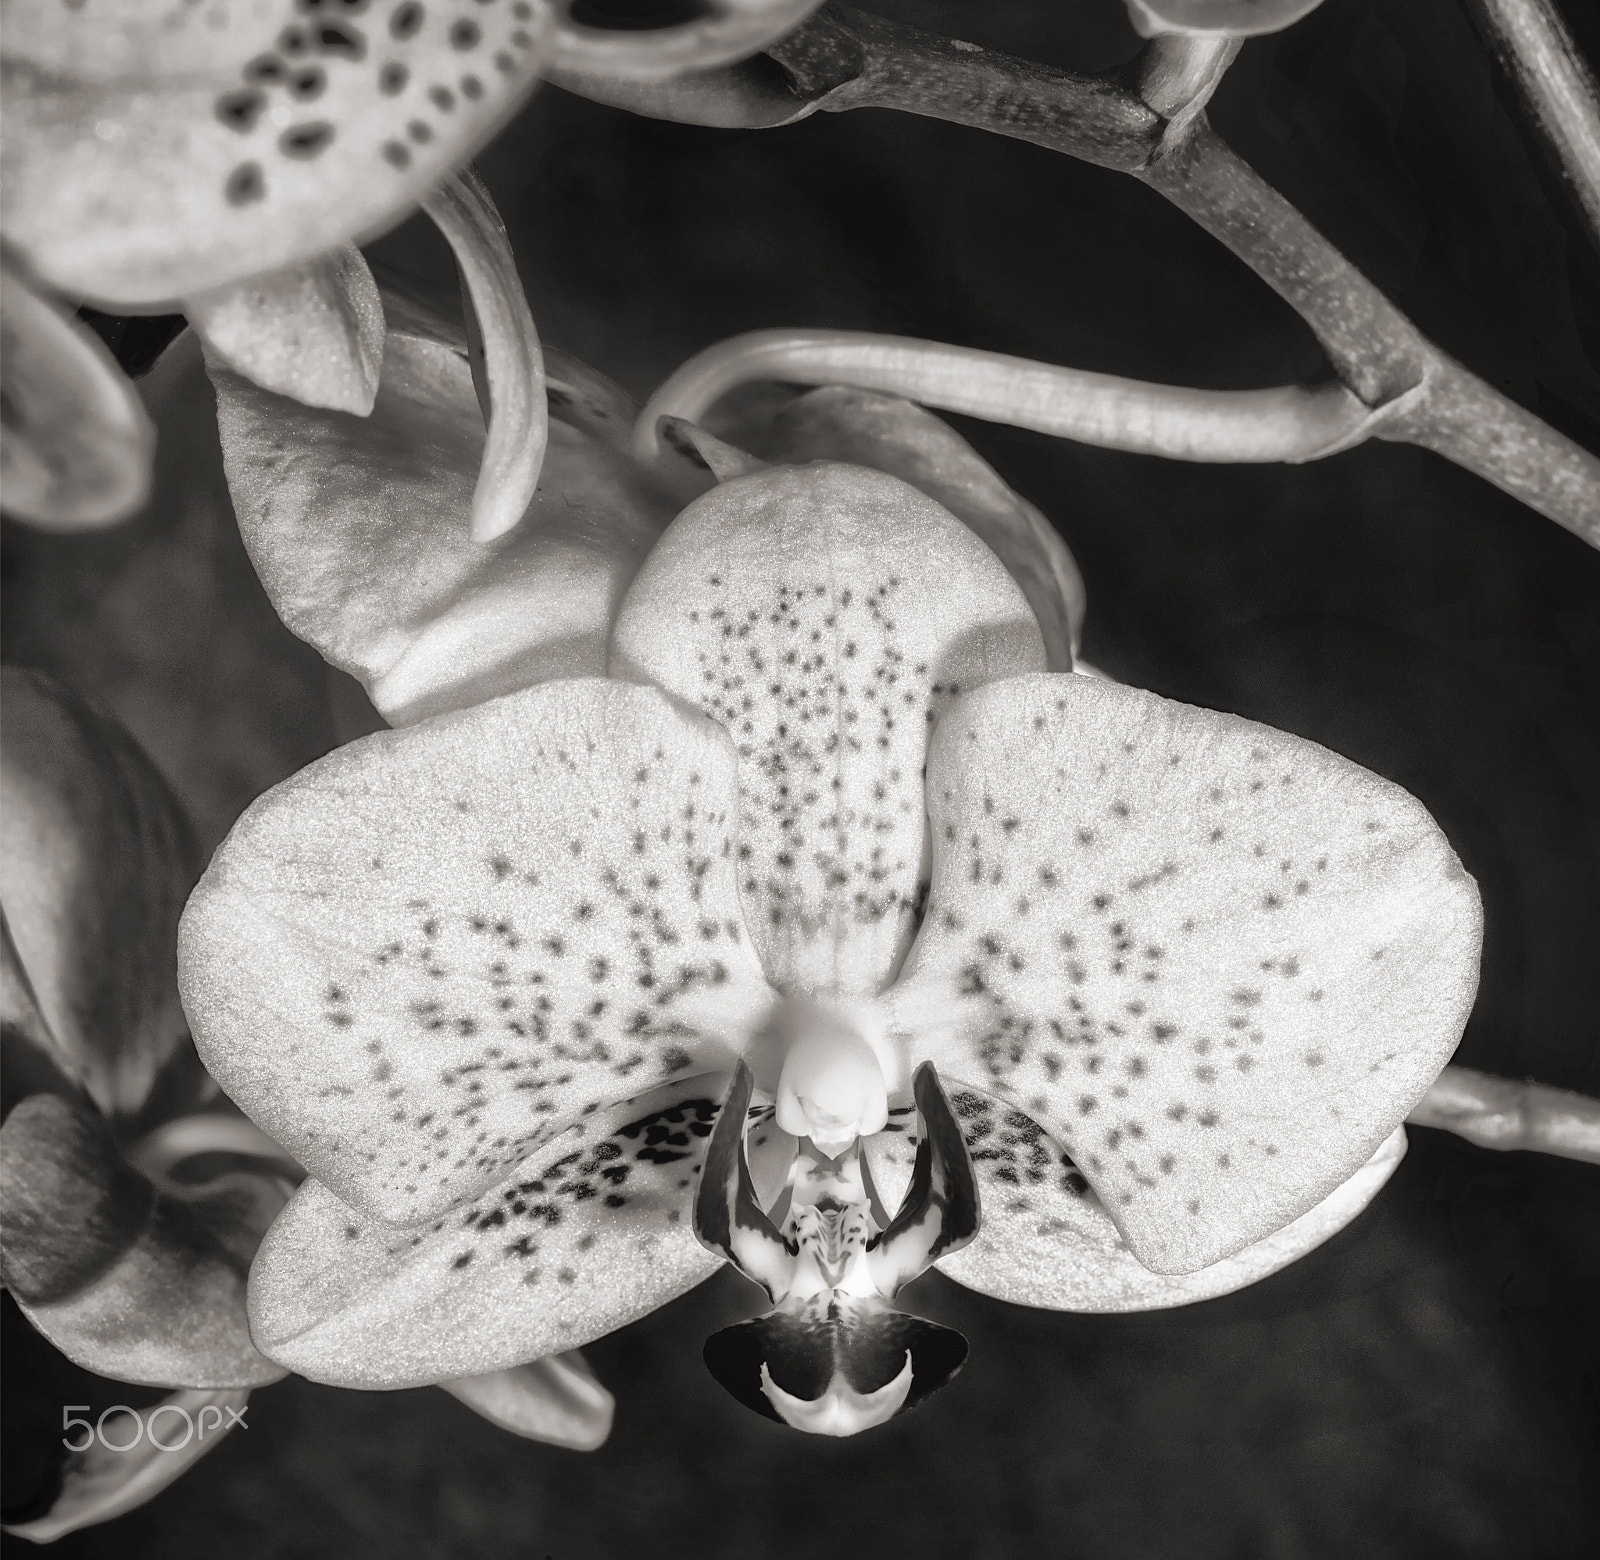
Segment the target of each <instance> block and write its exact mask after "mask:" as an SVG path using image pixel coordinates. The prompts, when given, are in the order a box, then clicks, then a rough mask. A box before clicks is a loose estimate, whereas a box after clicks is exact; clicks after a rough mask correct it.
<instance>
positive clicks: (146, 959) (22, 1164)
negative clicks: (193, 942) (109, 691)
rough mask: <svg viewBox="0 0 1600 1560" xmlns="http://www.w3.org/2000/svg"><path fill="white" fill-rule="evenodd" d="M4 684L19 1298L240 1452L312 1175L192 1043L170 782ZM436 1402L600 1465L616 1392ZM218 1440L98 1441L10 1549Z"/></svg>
mask: <svg viewBox="0 0 1600 1560" xmlns="http://www.w3.org/2000/svg"><path fill="white" fill-rule="evenodd" d="M4 681H5V705H6V721H7V732H6V746H5V753H4V765H3V769H0V783H3V812H0V820H3V821H0V865H3V868H4V876H5V891H4V916H3V918H0V934H3V958H4V1017H5V1031H6V1032H5V1052H6V1056H5V1065H6V1086H7V1095H8V1098H7V1100H6V1116H5V1123H4V1126H3V1127H0V1161H3V1165H4V1174H5V1182H6V1203H5V1210H4V1217H3V1220H0V1263H3V1266H4V1273H5V1282H6V1286H7V1288H9V1289H10V1290H11V1292H12V1294H13V1297H14V1298H15V1299H16V1301H17V1303H18V1305H19V1306H20V1307H21V1309H22V1311H23V1314H24V1315H25V1316H27V1318H28V1319H29V1321H30V1322H32V1323H33V1325H34V1326H35V1327H36V1328H37V1329H38V1330H39V1331H40V1332H41V1333H43V1334H44V1336H45V1337H47V1338H48V1339H49V1340H50V1341H51V1342H52V1343H53V1344H55V1345H56V1347H57V1348H59V1349H60V1350H61V1351H62V1352H63V1353H64V1354H66V1355H67V1356H68V1357H69V1358H70V1359H72V1360H73V1361H74V1362H75V1363H77V1364H78V1365H80V1366H82V1367H84V1368H85V1369H88V1370H91V1371H94V1372H96V1373H97V1374H100V1375H103V1376H110V1377H112V1378H114V1379H116V1380H121V1381H129V1382H136V1383H141V1384H144V1385H153V1386H164V1387H172V1388H176V1389H178V1391H177V1394H176V1395H175V1396H174V1397H172V1398H169V1399H168V1400H167V1401H168V1402H169V1403H170V1404H171V1405H172V1406H173V1408H174V1409H175V1410H176V1409H182V1410H184V1411H185V1412H187V1413H189V1414H190V1415H199V1414H200V1413H201V1412H202V1411H203V1410H205V1411H210V1412H213V1413H214V1415H215V1418H216V1426H215V1427H214V1428H215V1429H216V1430H222V1431H225V1430H226V1429H228V1428H231V1426H232V1425H233V1424H234V1423H237V1422H239V1421H240V1419H241V1418H242V1416H243V1413H244V1408H245V1403H246V1400H247V1399H248V1397H249V1394H250V1391H251V1389H252V1388H254V1387H257V1386H262V1385H266V1384H267V1383H270V1382H273V1381H276V1380H278V1379H279V1378H280V1377H282V1376H283V1375H285V1374H286V1372H285V1371H284V1369H283V1368H282V1367H281V1366H278V1365H276V1364H274V1363H273V1362H272V1361H270V1360H268V1359H266V1358H264V1357H263V1356H262V1355H261V1354H260V1353H259V1351H257V1349H256V1348H255V1347H254V1345H253V1344H252V1343H251V1340H250V1334H249V1327H248V1323H247V1316H246V1308H245V1275H246V1272H247V1270H248V1267H249V1264H250V1261H251V1259H252V1257H253V1256H254V1254H255V1250H256V1247H257V1245H258V1243H259V1241H260V1238H261V1235H262V1234H263V1232H264V1231H265V1230H266V1228H267V1226H268V1225H269V1224H270V1223H271V1222H272V1220H273V1218H274V1217H275V1216H276V1215H277V1213H278V1212H279V1210H280V1209H281V1208H282V1207H283V1205H284V1202H285V1200H286V1199H287V1197H288V1196H289V1194H290V1192H291V1191H292V1189H293V1186H294V1183H295V1182H296V1181H297V1180H298V1179H299V1178H300V1173H301V1172H300V1170H299V1167H298V1166H297V1165H295V1164H294V1163H293V1162H292V1161H291V1160H289V1159H288V1157H287V1156H286V1155H285V1154H284V1153H283V1151H282V1150H281V1149H280V1148H279V1147H278V1145H277V1144H276V1143H274V1142H273V1141H272V1140H271V1139H270V1138H267V1137H266V1136H265V1135H264V1134H262V1133H261V1132H260V1131H259V1130H257V1129H256V1128H255V1127H254V1126H252V1125H251V1124H250V1123H249V1122H248V1121H246V1120H245V1119H244V1118H243V1117H241V1116H238V1115H237V1114H234V1113H231V1112H230V1111H228V1109H227V1108H226V1102H219V1100H218V1099H217V1091H216V1085H215V1084H214V1083H213V1082H212V1080H211V1079H209V1078H208V1077H206V1076H205V1074H204V1073H203V1071H202V1070H201V1068H200V1066H199V1063H198V1060H197V1059H196V1058H195V1056H194V1054H193V1050H192V1048H191V1047H190V1045H189V1042H188V1038H187V1035H186V1033H185V1027H184V1021H183V1015H182V1012H181V1010H180V1008H179V1005H178V997H177V990H176V984H175V961H174V946H175V941H176V933H177V919H178V911H179V909H180V907H181V905H182V903H183V899H184V896H185V894H186V893H187V891H188V889H189V887H190V886H191V885H192V883H193V881H194V876H195V853H194V850H193V846H192V843H191V841H190V838H189V830H188V827H187V824H186V820H185V819H184V818H183V816H182V813H181V810H180V809H179V807H178V805H177V803H176V801H175V800H174V798H173V797H172V795H171V793H170V792H169V790H168V789H167V787H166V784H165V782H164V781H163V780H162V778H161V776H160V775H159V773H158V772H157V771H156V770H155V768H154V767H153V766H152V765H151V763H150V761H149V760H148V759H147V758H146V757H145V755H144V754H143V753H142V752H141V751H140V750H139V748H138V747H137V745H136V744H135V743H134V742H133V741H132V740H131V739H130V738H129V736H128V735H127V733H126V732H125V731H124V730H123V729H122V728H121V727H119V726H118V725H117V724H116V723H115V722H114V721H113V720H111V719H110V718H109V717H107V716H105V715H104V714H102V713H100V712H98V711H97V710H95V709H94V708H92V707H91V706H89V705H88V704H87V703H85V702H84V701H83V700H81V699H79V698H77V697H76V696H74V695H72V694H71V693H69V692H68V691H67V690H66V689H64V688H62V687H61V686H60V685H59V684H56V683H54V682H52V681H51V680H50V679H48V678H45V677H43V676H41V675H39V674H37V673H28V672H23V671H19V670H16V669H13V668H7V670H6V673H5V679H4ZM13 1092H15V1093H16V1094H17V1095H18V1096H19V1097H16V1098H12V1097H10V1096H12V1094H13ZM219 1107H221V1108H219ZM441 1384H442V1385H444V1386H445V1387H446V1389H447V1390H449V1391H450V1392H451V1393H452V1394H454V1395H455V1396H457V1397H459V1398H461V1399H462V1401H464V1402H466V1403H468V1404H469V1405H470V1406H471V1407H473V1408H475V1409H476V1410H477V1411H478V1412H479V1413H481V1414H483V1415H484V1416H485V1417H487V1418H489V1419H491V1420H493V1421H494V1422H495V1423H498V1424H501V1425H503V1426H504V1427H505V1428H508V1429H511V1430H513V1431H515V1432H516V1433H518V1434H522V1435H527V1436H532V1437H533V1438H535V1439H539V1440H550V1441H556V1442H558V1443H559V1444H563V1445H569V1446H576V1447H579V1448H589V1447H593V1446H596V1445H598V1444H600V1442H602V1441H603V1440H604V1439H605V1436H606V1433H607V1431H608V1430H609V1428H610V1421H611V1409H612V1404H611V1399H610V1395H609V1394H608V1393H607V1392H606V1391H605V1389H604V1388H603V1387H601V1386H600V1385H599V1383H598V1382H596V1381H595V1380H594V1378H593V1376H592V1374H590V1373H589V1371H588V1370H587V1367H586V1366H585V1365H584V1363H583V1360H582V1358H581V1356H578V1355H576V1354H572V1355H568V1356H564V1357H560V1358H557V1359H553V1360H548V1361H541V1362H539V1363H538V1364H537V1365H535V1366H531V1367H529V1368H527V1369H524V1370H522V1371H520V1372H503V1373H499V1374H496V1375H492V1376H486V1377H482V1376H480V1377H474V1378H471V1379H468V1380H449V1381H445V1382H443V1383H441ZM225 1415H227V1416H228V1417H224V1416H225ZM200 1424H201V1428H202V1432H203V1431H204V1430H205V1429H206V1428H207V1427H206V1424H205V1421H204V1420H201V1421H200ZM108 1438H109V1439H110V1440H112V1441H113V1442H117V1441H120V1442H124V1443H125V1442H126V1441H127V1436H126V1435H125V1434H121V1435H119V1434H113V1433H111V1432H108ZM218 1439H220V1435H219V1434H216V1433H213V1434H211V1435H210V1436H209V1437H208V1436H207V1435H206V1434H204V1433H202V1434H201V1435H200V1436H199V1437H198V1438H194V1439H191V1440H190V1441H189V1442H188V1444H187V1446H186V1447H184V1448H182V1449H181V1450H175V1451H172V1452H170V1453H169V1452H161V1450H160V1448H159V1447H155V1448H154V1449H153V1450H150V1451H149V1452H148V1454H147V1455H134V1456H128V1455H125V1454H123V1453H120V1452H112V1451H109V1450H108V1449H107V1448H105V1447H103V1446H101V1445H99V1443H92V1444H91V1445H89V1446H87V1447H85V1448H84V1449H83V1450H81V1451H77V1452H74V1453H73V1454H72V1456H71V1457H70V1458H69V1460H68V1465H67V1468H66V1470H65V1474H64V1478H63V1483H62V1487H61V1491H60V1493H59V1495H58V1497H57V1498H56V1499H55V1500H54V1502H53V1504H52V1505H51V1507H50V1509H49V1510H48V1512H46V1513H45V1514H44V1515H42V1516H40V1517H38V1518H36V1519H34V1520H32V1521H28V1522H23V1523H20V1524H18V1525H16V1526H15V1527H13V1528H12V1531H16V1532H20V1533H21V1534H23V1535H24V1536H26V1537H31V1538H35V1539H39V1540H41V1541H42V1540H44V1539H47V1538H51V1537H57V1536H60V1535H61V1534H62V1533H65V1532H69V1531H72V1530H73V1529H75V1528H78V1527H81V1526H84V1525H87V1524H89V1523H92V1522H99V1521H104V1520H106V1519H108V1518H109V1517H112V1516H115V1515H117V1514H119V1513H120V1512H122V1511H125V1510H127V1509H130V1508H131V1507H132V1506H134V1505H138V1504H142V1503H143V1501H145V1500H147V1499H149V1498H150V1497H151V1496H153V1495H155V1494H156V1493H158V1492H159V1491H160V1490H161V1489H163V1488H165V1487H166V1485H167V1484H169V1483H170V1482H172V1480H174V1479H176V1478H177V1477H178V1476H179V1475H180V1474H182V1473H183V1472H184V1471H185V1470H186V1469H187V1468H188V1467H189V1466H190V1465H191V1464H192V1463H193V1462H194V1460H195V1459H196V1458H197V1457H198V1456H199V1455H200V1454H201V1453H202V1452H203V1451H205V1450H207V1449H209V1447H210V1446H211V1445H214V1444H215V1443H216V1441H217V1440H218ZM157 1452H160V1455H156V1453H157Z"/></svg>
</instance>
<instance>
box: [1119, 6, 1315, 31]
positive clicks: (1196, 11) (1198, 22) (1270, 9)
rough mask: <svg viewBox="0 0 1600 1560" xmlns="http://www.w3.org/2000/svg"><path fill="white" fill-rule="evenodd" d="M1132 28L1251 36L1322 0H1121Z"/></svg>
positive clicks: (1291, 19) (1278, 26)
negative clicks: (1123, 2)
mask: <svg viewBox="0 0 1600 1560" xmlns="http://www.w3.org/2000/svg"><path fill="white" fill-rule="evenodd" d="M1125 3H1126V4H1127V7H1128V19H1129V20H1130V21H1131V22H1132V23H1133V26H1134V31H1135V32H1137V33H1138V34H1139V35H1140V36H1141V37H1144V38H1155V37H1159V36H1161V35H1162V34H1164V33H1176V34H1179V35H1180V36H1185V37H1200V38H1203V37H1209V36H1221V37H1225V38H1254V37H1256V36H1258V35H1259V34H1261V33H1275V32H1281V31H1282V30H1283V29H1284V28H1285V27H1288V26H1291V25H1292V24H1293V23H1295V22H1298V21H1299V20H1300V18H1301V17H1302V16H1307V15H1309V14H1310V13H1311V12H1312V11H1314V10H1316V8H1317V7H1318V6H1319V5H1321V4H1322V0H1125Z"/></svg>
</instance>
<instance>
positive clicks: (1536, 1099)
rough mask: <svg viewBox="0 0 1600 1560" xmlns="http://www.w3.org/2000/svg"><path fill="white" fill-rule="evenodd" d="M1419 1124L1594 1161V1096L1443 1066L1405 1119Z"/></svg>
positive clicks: (1490, 1143) (1599, 1153)
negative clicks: (1435, 1080) (1441, 1070)
mask: <svg viewBox="0 0 1600 1560" xmlns="http://www.w3.org/2000/svg"><path fill="white" fill-rule="evenodd" d="M1407 1120H1408V1121H1410V1122H1411V1123H1412V1124H1413V1125H1415V1126H1419V1127H1442V1128H1443V1129H1444V1130H1445V1131H1446V1132H1454V1133H1456V1134H1457V1135H1458V1136H1460V1137H1464V1138H1466V1139H1468V1140H1469V1141H1470V1142H1473V1143H1477V1144H1478V1145H1479V1146H1480V1147H1483V1148H1500V1149H1529V1150H1533V1151H1536V1152H1538V1153H1541V1154H1557V1155H1559V1156H1560V1157H1561V1158H1563V1159H1581V1160H1584V1161H1586V1162H1587V1163H1589V1164H1592V1165H1600V1100H1592V1099H1590V1098H1589V1097H1588V1096H1587V1095H1583V1094H1572V1093H1570V1092H1569V1091H1567V1090H1566V1089H1553V1088H1551V1087H1550V1086H1549V1085H1548V1084H1544V1083H1531V1082H1526V1083H1525V1082H1519V1081H1518V1080H1516V1079H1514V1078H1495V1077H1491V1076H1490V1075H1489V1074H1488V1073H1481V1072H1474V1071H1473V1069H1472V1068H1470V1067H1446V1068H1445V1070H1444V1071H1443V1072H1442V1073H1441V1074H1440V1075H1439V1078H1438V1080H1437V1082H1435V1084H1434V1085H1433V1087H1432V1088H1431V1089H1429V1090H1428V1092H1427V1093H1426V1094H1425V1095H1424V1096H1423V1098H1422V1102H1421V1103H1420V1104H1419V1105H1418V1106H1417V1108H1416V1109H1415V1110H1414V1111H1412V1112H1411V1114H1410V1116H1409V1117H1407Z"/></svg>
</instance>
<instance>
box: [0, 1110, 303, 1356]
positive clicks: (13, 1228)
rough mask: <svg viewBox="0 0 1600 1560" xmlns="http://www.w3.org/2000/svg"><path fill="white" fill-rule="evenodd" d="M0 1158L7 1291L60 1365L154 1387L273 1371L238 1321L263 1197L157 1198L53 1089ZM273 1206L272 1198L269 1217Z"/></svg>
mask: <svg viewBox="0 0 1600 1560" xmlns="http://www.w3.org/2000/svg"><path fill="white" fill-rule="evenodd" d="M0 1160H3V1164H4V1171H5V1181H6V1200H5V1210H4V1221H3V1224H0V1257H3V1259H4V1271H5V1281H6V1287H7V1288H8V1289H10V1290H11V1292H12V1294H13V1296H14V1297H15V1298H16V1301H17V1303H18V1305H19V1306H20V1307H21V1308H22V1311H23V1314H24V1315H25V1316H26V1317H27V1318H28V1320H29V1321H30V1322H32V1323H33V1325H34V1326H35V1327H37V1328H38V1329H39V1331H40V1332H42V1333H43V1334H44V1335H45V1337H47V1338H48V1339H49V1340H50V1341H51V1342H52V1343H53V1344H55V1346H56V1347H57V1348H58V1349H60V1350H61V1352H62V1353H63V1354H65V1355H66V1356H67V1357H68V1358H69V1359H71V1360H73V1361H74V1362H75V1363H77V1364H79V1365H81V1366H83V1367H84V1369H86V1370H92V1371H95V1372H96V1373H97V1374H99V1375H102V1376H112V1377H114V1378H116V1379H117V1380H119V1381H137V1382H145V1383H148V1384H150V1385H152V1386H192V1387H235V1386H240V1387H248V1386H259V1385H261V1384H262V1383H264V1382H268V1381H276V1380H277V1379H278V1377H279V1376H281V1375H282V1374H283V1372H282V1371H281V1370H279V1369H278V1368H277V1367H276V1366H274V1365H273V1364H271V1363H270V1362H269V1361H268V1360H266V1359H264V1358H263V1357H262V1356H261V1355H260V1354H258V1353H257V1352H256V1350H255V1348H254V1347H253V1346H252V1344H251V1341H250V1334H249V1331H248V1329H247V1327H246V1325H245V1307H244V1289H245V1269H246V1267H247V1265H248V1260H249V1259H248V1252H249V1251H250V1250H253V1249H254V1247H255V1244H256V1242H257V1241H258V1240H259V1238H260V1235H261V1228H262V1226H261V1224H260V1223H257V1222H255V1221H256V1220H258V1219H259V1217H260V1215H261V1213H262V1211H263V1205H262V1203H261V1202H260V1201H258V1200H251V1201H250V1202H249V1203H247V1204H246V1203H242V1202H241V1201H240V1200H238V1199H236V1198H234V1197H231V1196H224V1197H223V1198H221V1199H213V1198H209V1197H203V1196H196V1197H195V1198H192V1199H190V1198H180V1197H175V1196H172V1195H170V1194H168V1193H166V1192H161V1191H157V1190H156V1189H155V1188H154V1187H152V1186H151V1184H150V1182H149V1181H148V1180H146V1179H145V1177H144V1176H142V1175H140V1174H139V1173H138V1172H137V1171H134V1170H132V1169H130V1168H129V1167H128V1166H126V1165H125V1164H123V1163H122V1162H121V1160H120V1158H119V1157H118V1155H117V1152H116V1149H115V1147H114V1145H113V1144H112V1143H111V1140H110V1137H109V1135H108V1134H107V1132H106V1130H105V1128H104V1126H103V1125H102V1124H101V1123H100V1121H99V1120H98V1118H97V1117H96V1116H95V1115H94V1114H93V1112H91V1111H89V1110H88V1109H86V1108H85V1107H83V1106H80V1105H75V1104H73V1103H71V1102H69V1101H67V1100H65V1099H62V1098H61V1097H59V1096H58V1095H53V1094H35V1095H32V1096H31V1097H30V1098H28V1099H26V1100H24V1101H23V1102H22V1103H21V1104H20V1105H18V1106H17V1107H16V1108H15V1109H14V1110H13V1111H12V1112H11V1114H10V1116H8V1117H7V1118H6V1123H5V1126H4V1127H3V1128H0ZM281 1205H282V1197H281V1195H280V1196H279V1198H278V1202H277V1204H275V1205H273V1206H272V1207H271V1209H270V1211H269V1212H267V1213H266V1218H268V1219H270V1218H271V1217H272V1215H273V1214H274V1213H276V1211H277V1208H278V1207H280V1206H281ZM241 1252H242V1254H241Z"/></svg>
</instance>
